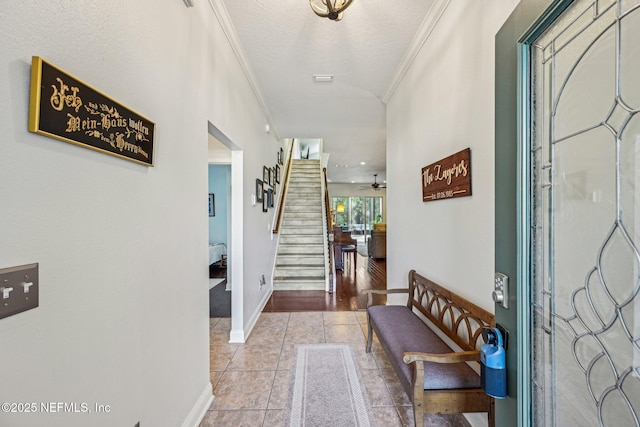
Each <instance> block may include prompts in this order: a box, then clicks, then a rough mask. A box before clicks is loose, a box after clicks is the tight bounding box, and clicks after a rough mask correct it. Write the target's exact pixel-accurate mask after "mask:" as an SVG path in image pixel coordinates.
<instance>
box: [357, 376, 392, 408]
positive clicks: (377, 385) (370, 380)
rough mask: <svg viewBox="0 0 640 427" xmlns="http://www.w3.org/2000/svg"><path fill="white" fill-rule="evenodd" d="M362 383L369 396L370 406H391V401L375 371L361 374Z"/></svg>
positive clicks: (380, 377) (381, 379)
mask: <svg viewBox="0 0 640 427" xmlns="http://www.w3.org/2000/svg"><path fill="white" fill-rule="evenodd" d="M362 382H363V383H364V386H365V388H366V390H367V394H368V395H369V401H370V402H371V406H393V399H391V396H390V395H389V391H388V390H387V386H386V384H385V382H384V379H383V378H382V376H381V375H380V372H378V370H377V369H375V370H369V371H365V372H364V373H362Z"/></svg>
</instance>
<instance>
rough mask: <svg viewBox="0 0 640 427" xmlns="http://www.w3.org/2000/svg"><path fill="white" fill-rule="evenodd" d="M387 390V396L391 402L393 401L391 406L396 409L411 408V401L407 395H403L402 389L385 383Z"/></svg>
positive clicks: (396, 384)
mask: <svg viewBox="0 0 640 427" xmlns="http://www.w3.org/2000/svg"><path fill="white" fill-rule="evenodd" d="M386 384H387V390H389V396H391V400H393V404H394V405H395V406H397V407H401V406H409V407H410V406H412V405H411V399H409V396H408V395H407V393H405V391H404V388H403V387H402V385H400V383H399V382H397V383H389V382H387V383H386Z"/></svg>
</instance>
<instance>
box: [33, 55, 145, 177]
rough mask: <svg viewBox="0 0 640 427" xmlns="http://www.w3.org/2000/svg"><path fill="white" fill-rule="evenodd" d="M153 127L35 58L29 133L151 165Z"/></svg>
mask: <svg viewBox="0 0 640 427" xmlns="http://www.w3.org/2000/svg"><path fill="white" fill-rule="evenodd" d="M154 130H155V124H154V123H153V122H152V121H150V120H149V119H147V118H145V117H143V116H141V115H140V114H138V113H136V112H134V111H133V110H131V109H129V108H127V107H125V106H123V105H122V104H120V103H118V102H116V101H114V100H113V99H111V98H110V97H108V96H107V95H105V94H103V93H102V92H99V91H97V90H96V89H94V88H92V87H91V86H89V85H87V84H86V83H83V82H82V81H80V80H78V79H76V78H75V77H73V76H71V75H70V74H68V73H66V72H64V71H62V70H61V69H60V68H58V67H56V66H55V65H52V64H50V63H48V62H47V61H45V60H44V59H42V58H40V57H38V56H34V57H33V59H32V62H31V93H30V105H29V131H30V132H34V133H38V134H40V135H45V136H48V137H51V138H55V139H58V140H61V141H65V142H69V143H71V144H75V145H79V146H82V147H85V148H89V149H91V150H96V151H100V152H103V153H107V154H111V155H113V156H116V157H120V158H123V159H126V160H131V161H133V162H137V163H141V164H144V165H147V166H153V135H154Z"/></svg>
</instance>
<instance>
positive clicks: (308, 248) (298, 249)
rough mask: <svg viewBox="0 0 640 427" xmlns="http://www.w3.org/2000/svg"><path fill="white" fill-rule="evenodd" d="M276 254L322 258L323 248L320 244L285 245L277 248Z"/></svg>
mask: <svg viewBox="0 0 640 427" xmlns="http://www.w3.org/2000/svg"><path fill="white" fill-rule="evenodd" d="M278 254H285V255H291V254H300V255H304V254H316V255H317V254H322V256H324V246H323V245H322V244H319V245H318V244H316V245H287V244H282V242H281V244H280V245H279V247H278Z"/></svg>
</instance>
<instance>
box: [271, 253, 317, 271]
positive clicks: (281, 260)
mask: <svg viewBox="0 0 640 427" xmlns="http://www.w3.org/2000/svg"><path fill="white" fill-rule="evenodd" d="M286 265H294V266H298V265H314V266H321V267H324V256H322V255H319V256H314V255H309V256H302V255H285V256H282V254H279V255H278V264H277V268H278V269H279V268H280V267H282V266H286Z"/></svg>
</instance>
